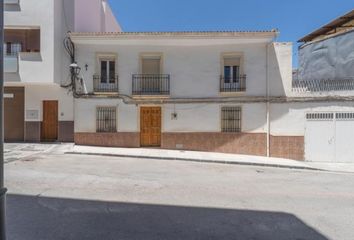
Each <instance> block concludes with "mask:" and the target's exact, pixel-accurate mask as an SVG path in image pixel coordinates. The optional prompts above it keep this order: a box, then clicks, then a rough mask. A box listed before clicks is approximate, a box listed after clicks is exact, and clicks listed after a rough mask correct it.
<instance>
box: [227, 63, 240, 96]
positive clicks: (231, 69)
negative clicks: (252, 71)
mask: <svg viewBox="0 0 354 240" xmlns="http://www.w3.org/2000/svg"><path fill="white" fill-rule="evenodd" d="M240 66H241V59H240V58H239V57H225V58H224V73H223V74H224V77H223V84H224V86H223V88H226V89H240V88H241V81H240V77H241V67H240Z"/></svg>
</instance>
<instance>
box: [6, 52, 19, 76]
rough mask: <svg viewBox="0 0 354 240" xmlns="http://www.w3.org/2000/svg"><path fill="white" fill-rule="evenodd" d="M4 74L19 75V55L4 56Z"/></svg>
mask: <svg viewBox="0 0 354 240" xmlns="http://www.w3.org/2000/svg"><path fill="white" fill-rule="evenodd" d="M4 72H5V73H17V72H18V55H17V54H6V55H5V56H4Z"/></svg>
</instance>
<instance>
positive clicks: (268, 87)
mask: <svg viewBox="0 0 354 240" xmlns="http://www.w3.org/2000/svg"><path fill="white" fill-rule="evenodd" d="M271 44H273V41H272V42H270V43H267V44H266V101H267V107H266V108H267V157H270V103H269V94H270V84H269V46H270V45H271Z"/></svg>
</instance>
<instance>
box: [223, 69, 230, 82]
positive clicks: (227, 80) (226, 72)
mask: <svg viewBox="0 0 354 240" xmlns="http://www.w3.org/2000/svg"><path fill="white" fill-rule="evenodd" d="M224 78H225V79H224V81H225V83H230V80H231V67H230V66H224Z"/></svg>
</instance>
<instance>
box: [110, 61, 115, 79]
mask: <svg viewBox="0 0 354 240" xmlns="http://www.w3.org/2000/svg"><path fill="white" fill-rule="evenodd" d="M115 75H116V63H115V62H114V61H109V82H110V83H114V82H115Z"/></svg>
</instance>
